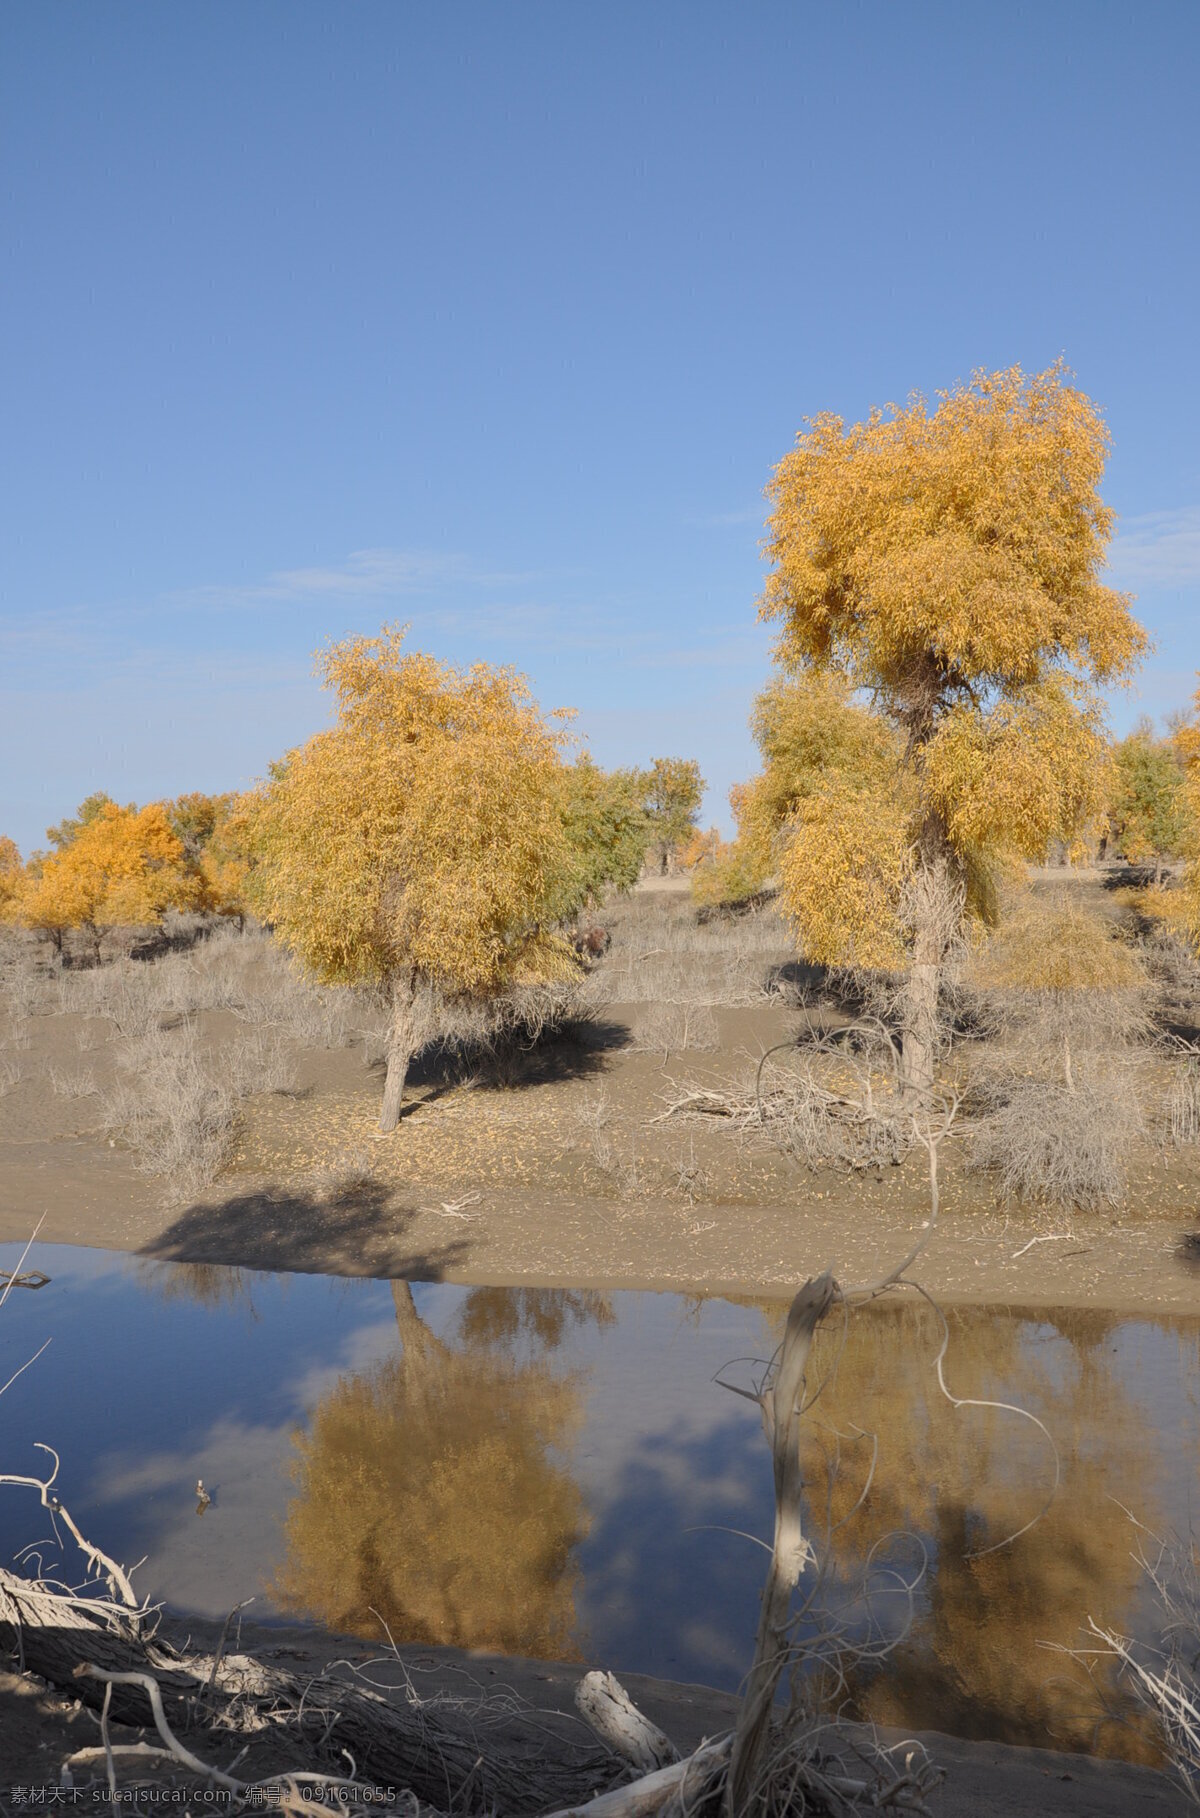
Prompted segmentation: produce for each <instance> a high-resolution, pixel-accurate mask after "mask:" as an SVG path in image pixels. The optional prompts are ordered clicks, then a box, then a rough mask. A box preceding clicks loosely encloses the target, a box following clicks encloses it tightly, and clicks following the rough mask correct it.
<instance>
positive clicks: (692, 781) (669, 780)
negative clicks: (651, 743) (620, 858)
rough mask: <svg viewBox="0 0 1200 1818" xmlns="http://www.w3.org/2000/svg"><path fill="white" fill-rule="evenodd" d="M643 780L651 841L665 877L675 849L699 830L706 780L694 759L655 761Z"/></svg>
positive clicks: (662, 759)
mask: <svg viewBox="0 0 1200 1818" xmlns="http://www.w3.org/2000/svg"><path fill="white" fill-rule="evenodd" d="M644 781H645V788H646V797H645V801H646V812H647V814H648V815H649V817H650V841H651V845H652V847H653V850H654V853H655V856H656V857H657V859H658V867H659V870H660V871H661V872H662V874H663V876H664V877H665V876H666V874H667V868H668V866H669V865H670V862H671V854H672V853H673V852H674V851H675V849H676V847H678V846H684V845H686V844H687V842H688V841H689V840H690V839H691V837H692V835H693V834H694V833H695V831H696V816H697V814H698V813H699V812H700V804H701V802H702V801H703V800H704V778H703V777H702V776H701V775H700V766H699V764H698V763H697V762H696V760H695V758H655V759H654V761H653V763H652V764H651V766H650V768H649V770H648V771H647V772H646V774H645V779H644Z"/></svg>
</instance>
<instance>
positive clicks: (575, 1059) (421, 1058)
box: [371, 1017, 633, 1115]
mask: <svg viewBox="0 0 1200 1818" xmlns="http://www.w3.org/2000/svg"><path fill="white" fill-rule="evenodd" d="M632 1040H633V1033H632V1031H631V1030H630V1029H629V1027H628V1026H627V1025H626V1024H624V1023H619V1022H612V1021H609V1020H608V1019H605V1018H600V1017H588V1018H586V1019H579V1020H577V1021H572V1022H571V1023H569V1024H567V1025H565V1026H564V1027H563V1028H562V1029H560V1030H557V1031H555V1032H554V1033H547V1034H545V1035H542V1036H541V1037H539V1038H538V1039H537V1040H522V1039H521V1038H520V1037H519V1036H514V1037H513V1038H512V1039H511V1040H509V1041H506V1042H504V1043H502V1044H499V1045H498V1046H495V1047H490V1046H487V1045H480V1046H478V1047H466V1048H463V1047H460V1046H458V1045H457V1044H455V1043H442V1042H434V1043H431V1044H430V1046H429V1047H428V1048H425V1049H423V1050H422V1052H421V1053H420V1054H419V1055H418V1056H417V1058H416V1059H415V1060H414V1061H413V1063H412V1066H411V1067H410V1068H409V1074H408V1077H409V1081H410V1082H411V1084H412V1085H413V1086H427V1087H430V1088H432V1090H430V1091H427V1092H426V1093H425V1094H424V1100H425V1102H428V1100H430V1099H432V1098H437V1097H440V1096H441V1095H442V1093H444V1092H449V1091H451V1090H453V1088H454V1087H455V1086H458V1085H461V1084H462V1082H463V1080H464V1079H465V1078H470V1079H472V1080H473V1081H474V1083H475V1087H476V1089H477V1090H482V1091H489V1090H493V1091H498V1092H510V1091H512V1090H514V1089H520V1088H522V1087H526V1086H555V1085H566V1084H568V1083H569V1082H570V1081H572V1080H581V1079H593V1078H595V1077H596V1075H597V1074H601V1073H604V1072H605V1071H606V1070H607V1064H608V1063H607V1058H606V1057H607V1056H608V1055H609V1054H612V1053H616V1052H618V1051H619V1050H621V1049H622V1048H626V1047H628V1045H629V1043H630V1042H631V1041H632ZM371 1071H372V1073H373V1075H374V1077H375V1078H376V1079H377V1081H378V1082H379V1086H380V1090H381V1091H382V1089H383V1079H384V1073H385V1068H384V1064H383V1062H382V1061H376V1062H375V1063H374V1064H373V1066H372V1069H371ZM412 1108H413V1107H411V1106H410V1107H408V1109H410V1110H411V1109H412ZM402 1115H403V1113H402Z"/></svg>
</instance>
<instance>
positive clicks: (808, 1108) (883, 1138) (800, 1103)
mask: <svg viewBox="0 0 1200 1818" xmlns="http://www.w3.org/2000/svg"><path fill="white" fill-rule="evenodd" d="M897 1060H898V1056H897V1053H896V1049H895V1046H894V1044H893V1043H892V1041H891V1039H890V1037H889V1036H888V1034H887V1032H886V1031H885V1030H884V1029H883V1027H882V1025H872V1024H866V1025H863V1026H861V1027H859V1028H856V1029H854V1030H851V1031H838V1032H835V1033H834V1034H832V1035H830V1036H826V1037H818V1038H816V1039H813V1040H809V1041H806V1042H804V1043H803V1044H797V1045H796V1046H795V1047H794V1048H790V1049H789V1050H788V1051H787V1052H786V1053H784V1054H782V1055H779V1056H776V1055H775V1054H773V1053H770V1052H768V1054H767V1055H765V1056H764V1057H763V1060H762V1061H761V1062H760V1063H759V1064H758V1066H757V1067H756V1068H755V1070H754V1072H753V1073H752V1074H751V1075H750V1076H749V1077H748V1078H747V1079H746V1080H745V1081H744V1083H742V1084H740V1085H738V1086H735V1087H732V1088H724V1087H711V1086H682V1087H681V1088H680V1089H679V1091H678V1092H677V1093H676V1094H675V1096H674V1098H673V1099H672V1100H671V1101H670V1103H669V1104H668V1107H667V1113H666V1115H668V1116H672V1117H682V1118H687V1119H696V1118H704V1119H706V1120H711V1119H713V1118H717V1119H721V1120H724V1122H725V1127H726V1128H727V1129H730V1130H732V1131H734V1132H736V1133H737V1134H738V1135H739V1136H747V1137H748V1136H758V1137H760V1138H766V1139H767V1140H768V1141H769V1142H771V1143H773V1144H774V1145H775V1146H776V1147H778V1148H781V1149H782V1150H783V1151H784V1152H785V1153H786V1154H788V1155H791V1156H792V1157H793V1158H794V1159H795V1160H796V1161H798V1162H801V1163H803V1165H804V1166H805V1167H808V1168H812V1169H817V1168H823V1167H843V1168H849V1169H853V1170H856V1171H858V1170H862V1169H866V1168H878V1167H882V1166H885V1165H890V1164H892V1163H897V1162H901V1161H903V1159H904V1157H905V1156H906V1155H907V1154H908V1152H909V1150H910V1149H911V1147H912V1144H913V1139H914V1126H913V1118H912V1111H911V1106H910V1105H908V1104H907V1103H906V1102H905V1101H904V1099H903V1097H902V1094H901V1092H900V1082H899V1076H898V1071H897Z"/></svg>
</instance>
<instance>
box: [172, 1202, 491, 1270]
mask: <svg viewBox="0 0 1200 1818" xmlns="http://www.w3.org/2000/svg"><path fill="white" fill-rule="evenodd" d="M416 1217H417V1209H416V1208H415V1207H413V1206H409V1205H405V1204H404V1203H403V1202H402V1201H400V1200H398V1199H397V1198H396V1197H395V1196H394V1195H393V1194H392V1193H391V1192H389V1190H388V1189H387V1187H386V1186H384V1185H382V1184H381V1183H379V1182H377V1181H370V1182H363V1183H362V1184H355V1185H354V1186H351V1187H346V1188H343V1189H342V1190H340V1191H337V1192H334V1193H330V1194H328V1195H325V1194H316V1193H298V1192H276V1193H270V1192H265V1191H263V1192H258V1193H238V1194H235V1195H233V1197H232V1198H230V1199H225V1200H221V1201H219V1202H215V1203H208V1204H198V1205H192V1206H188V1207H186V1208H185V1209H184V1210H183V1211H182V1212H180V1213H179V1215H178V1217H176V1218H175V1219H174V1220H173V1222H172V1223H171V1224H170V1225H169V1226H168V1228H167V1229H166V1230H165V1231H163V1232H161V1233H160V1234H159V1235H158V1236H156V1237H154V1238H152V1239H151V1241H150V1242H149V1243H147V1244H144V1245H143V1246H142V1248H141V1250H140V1252H139V1254H140V1255H142V1256H152V1257H156V1258H158V1259H159V1260H161V1261H165V1262H189V1263H226V1264H230V1265H234V1266H241V1267H244V1268H250V1269H282V1270H289V1271H292V1272H294V1273H299V1274H302V1275H366V1276H374V1277H388V1276H395V1275H400V1274H403V1275H404V1276H406V1277H407V1278H409V1279H410V1280H413V1281H440V1280H441V1279H442V1275H443V1271H444V1270H445V1269H446V1268H448V1267H449V1266H451V1265H453V1264H457V1263H461V1262H463V1261H464V1260H465V1258H466V1256H467V1253H468V1251H469V1249H470V1245H469V1243H467V1242H466V1241H464V1240H461V1239H459V1240H456V1241H454V1242H453V1243H447V1244H439V1245H437V1246H436V1247H434V1248H430V1247H428V1246H424V1247H422V1248H420V1249H414V1248H412V1246H411V1245H410V1244H408V1242H407V1241H406V1232H407V1231H408V1229H409V1227H410V1226H411V1224H412V1222H413V1220H414V1219H415V1218H416Z"/></svg>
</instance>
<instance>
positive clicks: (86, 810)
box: [46, 789, 137, 852]
mask: <svg viewBox="0 0 1200 1818" xmlns="http://www.w3.org/2000/svg"><path fill="white" fill-rule="evenodd" d="M115 807H116V803H115V802H114V801H113V799H112V796H111V795H105V793H104V791H103V789H98V790H96V792H95V794H94V795H88V796H85V797H84V799H83V801H82V802H80V804H79V806H78V808H77V809H76V810H75V814H74V818H72V817H71V816H69V815H68V816H66V817H65V818H64V819H63V820H61V821H59V823H58V825H57V826H56V827H47V829H46V838H47V839H48V840H49V841H50V844H51V845H52V846H53V847H54V849H55V851H56V852H63V851H65V850H66V848H67V847H68V846H69V845H70V844H71V841H72V840H73V839H75V838H76V837H77V836H78V835H79V834H80V833H81V832H82V831H83V829H84V828H85V827H90V826H91V824H92V822H93V821H94V820H96V819H97V817H98V816H99V815H100V814H101V813H102V812H103V810H104V809H105V808H115ZM125 812H126V813H127V814H134V813H136V812H137V810H136V809H135V808H134V807H133V805H132V803H131V804H130V806H129V807H128V808H127V809H126V811H125Z"/></svg>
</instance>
